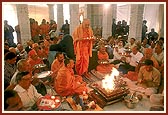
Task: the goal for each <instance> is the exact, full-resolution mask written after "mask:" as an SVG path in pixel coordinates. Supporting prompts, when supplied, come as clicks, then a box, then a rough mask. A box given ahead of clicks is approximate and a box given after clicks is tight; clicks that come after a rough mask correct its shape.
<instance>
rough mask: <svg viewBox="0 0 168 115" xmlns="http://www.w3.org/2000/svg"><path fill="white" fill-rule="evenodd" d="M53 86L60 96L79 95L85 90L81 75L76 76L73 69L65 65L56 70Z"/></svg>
mask: <svg viewBox="0 0 168 115" xmlns="http://www.w3.org/2000/svg"><path fill="white" fill-rule="evenodd" d="M54 88H55V90H56V92H57V93H58V94H59V95H61V96H70V95H74V94H78V95H81V94H83V92H84V91H85V92H87V87H86V83H85V82H83V81H82V77H81V76H77V77H76V76H75V75H74V72H73V69H71V70H70V69H68V68H67V67H65V66H63V67H62V68H60V70H59V71H58V74H57V77H56V79H55V81H54Z"/></svg>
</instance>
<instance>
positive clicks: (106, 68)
mask: <svg viewBox="0 0 168 115" xmlns="http://www.w3.org/2000/svg"><path fill="white" fill-rule="evenodd" d="M97 55H98V60H108V59H109V55H108V53H107V52H105V53H101V52H100V51H98V54H97ZM113 67H115V66H114V65H113V64H99V65H98V66H97V67H96V70H97V71H99V72H100V73H105V74H106V73H111V70H112V68H113Z"/></svg>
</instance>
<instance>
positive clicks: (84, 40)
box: [73, 19, 94, 75]
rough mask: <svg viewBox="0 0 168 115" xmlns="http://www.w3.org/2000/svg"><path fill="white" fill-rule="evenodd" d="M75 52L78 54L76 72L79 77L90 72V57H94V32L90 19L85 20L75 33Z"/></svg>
mask: <svg viewBox="0 0 168 115" xmlns="http://www.w3.org/2000/svg"><path fill="white" fill-rule="evenodd" d="M73 39H74V52H75V54H76V65H75V67H76V72H77V73H78V74H79V75H82V74H84V73H85V72H87V70H88V65H89V56H90V57H92V42H93V40H94V37H93V31H92V29H91V27H90V21H89V19H84V20H83V22H82V24H80V25H79V26H78V27H77V28H76V29H75V31H74V32H73Z"/></svg>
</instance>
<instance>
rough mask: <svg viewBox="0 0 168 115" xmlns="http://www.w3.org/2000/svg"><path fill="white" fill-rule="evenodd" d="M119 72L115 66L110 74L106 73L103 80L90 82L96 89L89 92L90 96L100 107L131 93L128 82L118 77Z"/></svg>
mask: <svg viewBox="0 0 168 115" xmlns="http://www.w3.org/2000/svg"><path fill="white" fill-rule="evenodd" d="M118 76H119V72H118V71H117V70H116V69H115V68H113V70H112V72H111V74H110V75H106V76H105V77H104V79H103V80H101V81H96V82H93V83H91V84H90V87H92V88H93V89H94V90H92V91H91V92H90V93H89V97H90V98H91V99H92V100H94V101H95V102H96V103H97V104H98V105H99V106H100V107H102V108H103V107H104V106H106V105H110V104H112V103H115V102H118V101H121V100H123V97H124V96H126V95H127V94H128V93H129V89H128V88H126V87H125V86H126V82H124V81H123V80H122V79H120V78H117V77H118Z"/></svg>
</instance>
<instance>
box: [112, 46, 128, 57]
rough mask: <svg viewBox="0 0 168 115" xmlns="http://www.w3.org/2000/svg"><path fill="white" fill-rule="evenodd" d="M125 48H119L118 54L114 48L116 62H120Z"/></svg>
mask: <svg viewBox="0 0 168 115" xmlns="http://www.w3.org/2000/svg"><path fill="white" fill-rule="evenodd" d="M124 52H125V51H124V48H118V52H117V51H116V49H115V48H114V50H113V55H114V58H113V59H114V60H120V59H121V54H122V53H124Z"/></svg>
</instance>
